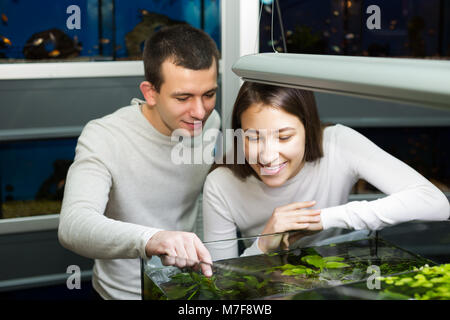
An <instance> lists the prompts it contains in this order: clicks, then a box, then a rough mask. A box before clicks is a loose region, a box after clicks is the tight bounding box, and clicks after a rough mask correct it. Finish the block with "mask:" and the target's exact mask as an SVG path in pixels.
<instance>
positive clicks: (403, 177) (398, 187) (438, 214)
mask: <svg viewBox="0 0 450 320" xmlns="http://www.w3.org/2000/svg"><path fill="white" fill-rule="evenodd" d="M340 127H341V128H340V129H341V130H340V132H339V134H338V135H337V137H336V141H335V143H336V153H337V156H338V157H339V158H340V159H341V161H339V162H337V163H338V164H340V165H341V167H340V168H338V167H337V166H336V168H335V170H347V172H351V173H352V174H353V175H354V176H355V177H357V178H361V179H364V180H366V181H367V182H369V183H370V184H372V185H373V186H375V187H376V188H378V189H379V190H380V191H381V192H383V193H385V194H386V195H387V196H386V197H384V198H382V199H378V200H374V201H352V202H349V203H347V204H344V205H340V206H335V207H330V208H325V209H322V214H321V216H322V223H323V227H324V229H329V228H332V227H338V228H346V229H356V230H360V229H369V230H378V229H381V228H383V227H385V226H388V225H394V224H398V223H402V222H407V221H411V220H429V221H431V220H445V219H448V217H449V212H450V210H449V202H448V200H447V198H446V197H445V195H444V194H443V193H442V192H441V191H440V190H439V189H438V188H437V187H435V186H434V185H433V184H432V183H431V182H429V181H428V180H427V179H425V178H424V177H423V176H422V175H420V174H419V173H418V172H416V171H415V170H414V169H412V168H411V167H409V166H408V165H406V164H405V163H403V162H401V161H400V160H398V159H396V158H395V157H393V156H391V155H390V154H388V153H387V152H385V151H384V150H382V149H381V148H379V147H378V146H376V145H375V144H374V143H372V142H371V141H370V140H368V139H367V138H365V137H364V136H363V135H361V134H359V133H358V132H356V131H355V130H353V129H350V128H347V127H344V126H340ZM338 164H337V165H338Z"/></svg>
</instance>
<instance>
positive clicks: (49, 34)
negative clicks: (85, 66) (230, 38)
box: [0, 0, 221, 63]
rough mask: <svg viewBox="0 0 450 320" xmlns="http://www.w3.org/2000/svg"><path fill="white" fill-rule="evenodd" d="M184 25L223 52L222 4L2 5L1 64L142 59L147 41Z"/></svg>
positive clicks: (171, 0)
mask: <svg viewBox="0 0 450 320" xmlns="http://www.w3.org/2000/svg"><path fill="white" fill-rule="evenodd" d="M181 23H187V24H190V25H192V26H194V27H196V28H200V29H202V30H204V31H206V32H207V33H208V34H209V35H210V36H211V37H212V38H213V39H214V40H215V41H216V43H217V46H218V48H219V50H220V46H221V43H220V0H183V1H182V0H167V1H166V0H150V1H149V0H135V1H125V0H82V1H76V3H74V1H70V0H60V1H51V0H44V1H32V0H0V63H15V62H44V61H49V62H51V61H111V60H112V61H115V60H140V59H141V54H142V48H143V44H144V41H145V39H146V38H148V36H150V35H151V34H152V33H154V32H156V31H158V30H159V29H160V28H162V27H164V26H170V25H174V24H181Z"/></svg>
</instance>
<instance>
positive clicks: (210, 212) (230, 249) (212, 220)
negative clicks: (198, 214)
mask: <svg viewBox="0 0 450 320" xmlns="http://www.w3.org/2000/svg"><path fill="white" fill-rule="evenodd" d="M216 170H219V169H216ZM221 183H226V182H224V181H220V177H219V176H218V175H217V173H216V172H214V171H213V172H212V173H210V174H209V175H208V177H207V178H206V181H205V185H204V188H203V201H202V202H203V210H202V212H203V236H204V241H205V242H209V241H218V240H225V239H235V238H236V237H237V229H236V224H235V222H234V219H233V217H232V215H231V210H230V209H229V207H228V205H227V202H226V201H225V199H224V194H223V191H222V190H221V188H220V184H221ZM205 245H206V248H207V249H208V250H209V252H210V254H211V257H212V259H213V260H214V261H215V260H221V259H228V258H235V257H238V244H237V241H224V242H220V243H209V244H205Z"/></svg>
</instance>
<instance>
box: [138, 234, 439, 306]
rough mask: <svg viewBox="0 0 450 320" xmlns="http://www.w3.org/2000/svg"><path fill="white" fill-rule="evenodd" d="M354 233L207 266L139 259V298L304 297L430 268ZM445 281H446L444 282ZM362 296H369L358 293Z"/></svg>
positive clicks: (386, 244) (373, 237) (414, 256)
mask: <svg viewBox="0 0 450 320" xmlns="http://www.w3.org/2000/svg"><path fill="white" fill-rule="evenodd" d="M286 234H287V233H286ZM360 235H361V236H360V237H359V239H358V238H356V239H353V240H346V239H345V237H341V238H340V239H341V240H339V241H337V242H335V243H327V244H323V245H318V246H310V247H304V248H300V247H298V248H296V247H295V245H293V246H290V247H289V248H284V249H282V250H281V249H279V250H277V251H273V252H267V253H253V254H249V255H245V254H244V255H241V256H236V257H231V258H226V259H220V260H215V261H213V263H212V265H209V264H205V263H195V262H192V261H187V260H185V259H180V258H173V257H166V256H163V257H161V258H158V257H154V258H152V259H147V260H142V261H141V280H142V298H143V299H158V300H178V299H181V300H203V299H208V300H210V299H213V300H235V299H238V300H248V299H300V298H301V297H303V296H305V297H308V296H307V294H310V295H312V294H311V293H308V292H316V290H317V292H319V293H320V292H322V291H321V290H323V289H327V288H341V287H342V286H344V288H346V287H345V286H347V285H352V284H360V283H362V284H364V285H367V282H368V280H371V278H374V276H377V277H383V281H388V282H389V283H390V281H394V280H397V279H400V278H395V277H394V278H391V277H390V275H398V274H404V273H410V272H417V270H428V269H423V268H424V267H425V268H434V267H435V266H436V265H437V264H436V263H435V262H433V261H431V260H429V259H426V258H423V257H421V256H419V255H417V254H414V253H412V252H409V251H407V250H404V249H402V248H400V247H398V246H396V245H394V244H392V243H390V242H388V241H386V240H384V239H382V238H380V237H379V236H378V235H377V234H373V235H370V236H368V237H364V236H363V234H362V233H361V234H360ZM263 236H264V237H276V236H279V235H263ZM260 237H261V236H260ZM256 239H257V237H249V238H238V239H230V240H223V241H216V242H214V243H211V242H210V243H208V242H206V243H205V246H206V247H207V248H208V249H209V250H210V251H211V250H214V249H213V248H212V246H214V245H215V244H218V243H219V244H221V245H223V246H224V247H227V246H228V245H233V244H236V242H237V243H238V245H239V247H240V248H241V251H240V253H242V252H243V250H242V249H243V248H245V247H246V246H247V245H248V244H249V243H251V242H253V241H255V240H256ZM336 239H338V238H336ZM347 239H351V237H347ZM204 268H211V270H212V271H213V275H212V277H206V276H204V275H203V274H202V270H204ZM446 268H447V267H446ZM431 270H433V272H436V273H439V275H438V276H439V279H441V273H442V272H443V271H442V270H441V269H431ZM445 270H447V269H445ZM375 272H378V273H375ZM430 272H431V271H430ZM445 272H447V271H445ZM414 276H415V275H414ZM442 277H443V278H442V279H443V280H442V281H443V282H444V280H446V281H447V280H448V274H447V275H443V276H442ZM392 279H393V280H392ZM380 281H381V280H380ZM408 281H409V280H402V283H409V282H408ZM430 281H434V282H437V281H441V280H430ZM446 285H447V286H448V282H447V284H446ZM319 293H317V294H316V296H317V295H318V294H319ZM303 294H305V295H303ZM314 294H315V293H314ZM297 295H298V296H297ZM368 296H370V295H369V294H367V295H363V296H361V297H363V298H364V297H366V298H367V297H368ZM370 297H372V296H370ZM305 299H306V298H305Z"/></svg>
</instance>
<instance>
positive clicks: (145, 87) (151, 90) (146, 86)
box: [139, 81, 158, 106]
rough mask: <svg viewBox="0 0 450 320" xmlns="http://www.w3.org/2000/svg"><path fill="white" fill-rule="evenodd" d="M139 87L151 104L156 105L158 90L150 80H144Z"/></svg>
mask: <svg viewBox="0 0 450 320" xmlns="http://www.w3.org/2000/svg"><path fill="white" fill-rule="evenodd" d="M139 89H141V92H142V95H143V96H144V99H145V101H146V102H147V104H148V105H149V106H154V105H156V95H157V94H158V92H157V91H156V89H155V87H154V86H153V85H152V84H151V83H150V82H148V81H142V82H141V84H140V85H139Z"/></svg>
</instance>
